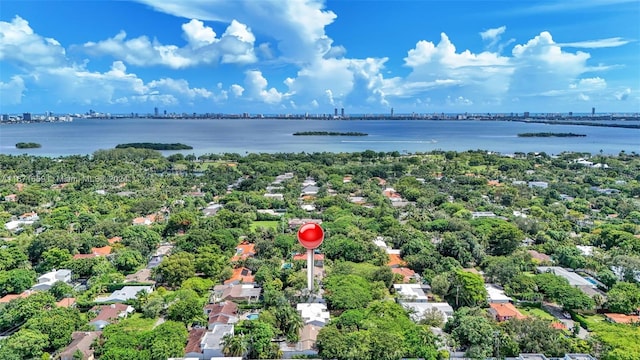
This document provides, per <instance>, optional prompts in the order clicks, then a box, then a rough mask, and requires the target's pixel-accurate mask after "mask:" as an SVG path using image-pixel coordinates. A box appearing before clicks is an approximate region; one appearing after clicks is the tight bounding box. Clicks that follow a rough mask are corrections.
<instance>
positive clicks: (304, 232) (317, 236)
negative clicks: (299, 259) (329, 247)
mask: <svg viewBox="0 0 640 360" xmlns="http://www.w3.org/2000/svg"><path fill="white" fill-rule="evenodd" d="M322 240H324V230H322V228H321V227H320V225H318V224H316V223H306V224H304V225H302V226H301V227H300V229H298V242H299V243H300V245H302V246H304V248H305V249H308V250H313V249H316V248H317V247H318V246H320V244H322Z"/></svg>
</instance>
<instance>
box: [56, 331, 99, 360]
mask: <svg viewBox="0 0 640 360" xmlns="http://www.w3.org/2000/svg"><path fill="white" fill-rule="evenodd" d="M100 334H102V331H74V332H73V333H71V344H69V346H67V347H66V348H64V349H63V350H62V351H61V352H60V355H59V356H60V357H59V359H60V360H76V359H77V358H76V355H75V354H76V353H77V352H78V351H79V352H80V353H81V354H82V358H81V359H83V360H92V359H93V358H94V357H93V349H91V347H92V345H93V342H94V341H95V340H96V339H97V338H99V337H100Z"/></svg>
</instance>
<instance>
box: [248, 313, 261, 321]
mask: <svg viewBox="0 0 640 360" xmlns="http://www.w3.org/2000/svg"><path fill="white" fill-rule="evenodd" d="M258 316H259V315H258V314H249V315H247V320H255V319H257V318H258Z"/></svg>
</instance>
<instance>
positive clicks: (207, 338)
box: [200, 324, 234, 359]
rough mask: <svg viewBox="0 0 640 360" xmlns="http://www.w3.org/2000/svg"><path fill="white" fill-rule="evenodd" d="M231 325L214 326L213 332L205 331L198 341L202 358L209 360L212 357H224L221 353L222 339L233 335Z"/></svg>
mask: <svg viewBox="0 0 640 360" xmlns="http://www.w3.org/2000/svg"><path fill="white" fill-rule="evenodd" d="M233 330H234V326H233V325H222V324H216V325H215V326H214V327H213V330H211V331H207V332H206V333H205V334H204V336H203V337H202V339H201V340H200V349H202V354H203V355H204V358H206V359H209V358H212V357H214V356H224V354H223V353H222V345H221V344H220V343H221V342H222V338H223V337H224V336H225V335H227V334H230V335H233Z"/></svg>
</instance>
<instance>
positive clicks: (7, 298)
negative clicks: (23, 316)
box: [0, 290, 33, 304]
mask: <svg viewBox="0 0 640 360" xmlns="http://www.w3.org/2000/svg"><path fill="white" fill-rule="evenodd" d="M31 295H33V291H31V290H25V291H23V292H22V293H20V294H7V295H5V296H3V297H1V298H0V303H3V304H6V303H8V302H10V301H11V300H14V299H22V298H28V297H29V296H31Z"/></svg>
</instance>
